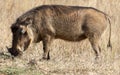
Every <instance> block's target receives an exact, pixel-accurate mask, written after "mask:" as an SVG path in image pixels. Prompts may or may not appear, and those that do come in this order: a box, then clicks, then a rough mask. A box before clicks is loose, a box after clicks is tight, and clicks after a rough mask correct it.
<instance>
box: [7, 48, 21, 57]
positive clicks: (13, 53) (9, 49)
mask: <svg viewBox="0 0 120 75" xmlns="http://www.w3.org/2000/svg"><path fill="white" fill-rule="evenodd" d="M7 50H8V52H9V53H10V54H11V55H13V56H21V55H22V52H21V51H20V50H18V49H14V48H8V47H7Z"/></svg>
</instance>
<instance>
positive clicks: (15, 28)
mask: <svg viewBox="0 0 120 75" xmlns="http://www.w3.org/2000/svg"><path fill="white" fill-rule="evenodd" d="M17 30H18V26H15V25H12V26H11V31H12V32H13V33H14V32H16V31H17Z"/></svg>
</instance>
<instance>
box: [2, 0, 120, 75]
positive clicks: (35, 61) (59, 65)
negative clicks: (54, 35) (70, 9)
mask: <svg viewBox="0 0 120 75" xmlns="http://www.w3.org/2000/svg"><path fill="white" fill-rule="evenodd" d="M43 4H61V5H75V6H91V7H94V8H97V9H99V10H101V11H103V12H105V13H107V14H109V15H110V17H111V23H112V36H111V41H112V46H113V48H112V51H111V50H109V49H108V48H107V42H108V36H109V27H108V28H107V30H106V31H105V33H104V34H103V36H102V38H101V42H100V46H101V48H102V52H101V56H102V57H101V59H100V60H97V61H95V60H94V57H95V55H94V52H93V50H92V48H91V46H90V43H89V41H88V40H87V39H86V40H84V41H81V42H74V43H73V42H65V41H63V40H55V41H54V43H53V44H52V48H51V49H52V50H51V60H49V61H39V59H40V58H42V53H43V51H42V44H41V42H40V43H37V44H32V45H31V46H30V48H29V49H28V50H27V51H26V52H24V54H23V56H22V57H21V58H12V57H11V56H10V54H9V53H8V52H7V49H6V46H9V47H10V46H11V41H12V34H11V31H10V26H11V24H12V23H13V22H14V21H15V20H16V18H17V17H19V16H20V15H21V14H22V13H24V12H26V11H27V10H29V9H31V8H33V7H36V6H39V5H43ZM119 7H120V0H24V1H22V0H0V34H1V35H0V75H120V54H119V53H120V50H119V49H120V46H119V44H120V39H119V38H120V34H119V33H120V30H119V28H120V25H119V24H120V9H119Z"/></svg>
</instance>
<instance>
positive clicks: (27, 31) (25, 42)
mask: <svg viewBox="0 0 120 75" xmlns="http://www.w3.org/2000/svg"><path fill="white" fill-rule="evenodd" d="M31 24H32V21H31V19H30V18H26V19H24V20H23V19H22V20H21V19H18V20H17V21H16V23H14V24H13V25H12V26H11V31H12V35H13V37H12V48H8V52H10V53H11V55H13V56H18V55H21V54H22V51H24V50H26V49H27V48H28V46H29V45H30V43H31V42H32V39H33V38H32V37H33V33H32V30H31V28H30V26H31Z"/></svg>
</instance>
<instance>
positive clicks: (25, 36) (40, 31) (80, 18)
mask: <svg viewBox="0 0 120 75" xmlns="http://www.w3.org/2000/svg"><path fill="white" fill-rule="evenodd" d="M108 24H109V25H110V20H109V18H108V16H107V15H106V14H105V13H104V12H102V11H99V10H97V9H95V8H92V7H80V6H63V5H43V6H40V7H36V8H34V9H32V10H30V11H28V12H26V13H24V14H23V15H22V16H20V17H19V18H18V19H17V20H16V22H15V23H14V24H13V25H12V26H11V31H12V34H13V40H12V48H9V49H8V51H9V52H10V53H11V54H12V55H14V56H18V55H21V54H22V52H23V51H24V50H26V49H27V48H28V47H29V45H30V44H31V43H33V42H34V43H37V42H40V41H42V43H43V51H44V54H43V59H47V60H48V59H50V56H49V53H50V45H51V43H52V41H53V40H54V39H57V38H59V39H63V40H67V41H81V40H84V39H86V38H88V39H89V41H90V43H91V45H92V48H93V50H94V52H95V55H96V57H98V56H99V53H100V47H99V44H98V42H99V40H100V38H101V35H102V33H103V32H104V31H105V29H106V28H107V25H108ZM110 29H111V25H110ZM110 34H111V31H110ZM109 45H110V36H109Z"/></svg>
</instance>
